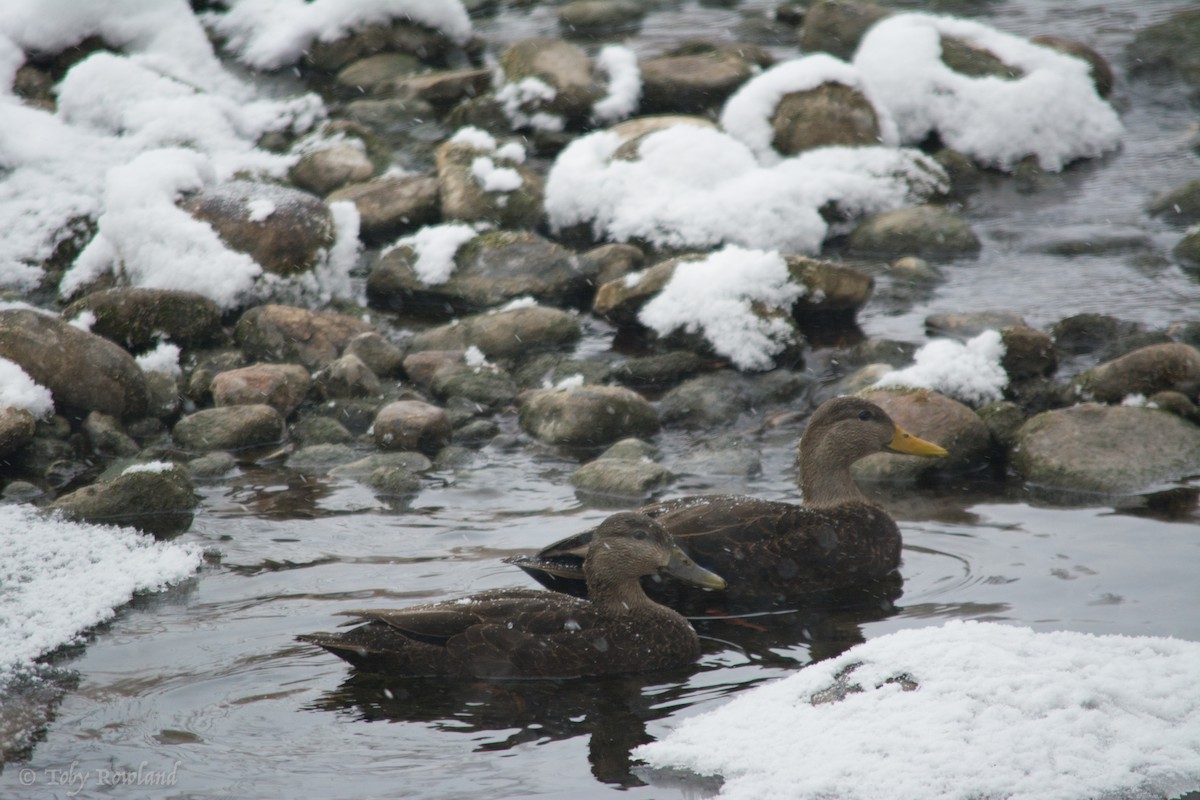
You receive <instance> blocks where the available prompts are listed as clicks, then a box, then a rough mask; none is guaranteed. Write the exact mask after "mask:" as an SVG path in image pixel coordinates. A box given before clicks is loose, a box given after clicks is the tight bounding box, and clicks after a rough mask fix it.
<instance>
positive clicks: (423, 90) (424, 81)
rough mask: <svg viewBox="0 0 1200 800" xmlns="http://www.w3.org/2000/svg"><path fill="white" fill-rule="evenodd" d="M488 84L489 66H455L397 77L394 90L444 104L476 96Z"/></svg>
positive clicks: (490, 80) (489, 78) (436, 103)
mask: <svg viewBox="0 0 1200 800" xmlns="http://www.w3.org/2000/svg"><path fill="white" fill-rule="evenodd" d="M491 85H492V71H491V70H490V69H456V70H444V71H439V72H430V73H427V74H425V75H414V76H412V77H409V78H405V79H404V80H401V81H397V82H396V83H395V88H396V91H397V92H400V93H402V94H408V95H411V96H413V97H416V98H419V99H421V100H424V101H425V102H427V103H430V104H431V105H434V106H439V107H446V106H451V105H454V104H455V103H458V102H460V101H462V100H466V99H469V98H473V97H479V96H480V95H482V94H483V93H484V92H486V91H487V90H488V89H489V88H490V87H491Z"/></svg>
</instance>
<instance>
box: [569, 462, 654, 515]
mask: <svg viewBox="0 0 1200 800" xmlns="http://www.w3.org/2000/svg"><path fill="white" fill-rule="evenodd" d="M673 478H674V476H673V475H672V474H671V471H670V470H669V469H667V468H666V467H664V466H663V465H661V464H656V463H654V462H653V461H650V460H645V459H630V458H604V457H601V458H597V459H595V460H594V461H589V462H588V463H586V464H584V465H583V466H581V467H580V468H579V469H577V470H575V472H573V473H571V485H572V486H574V487H575V488H576V489H578V490H579V491H580V492H581V493H582V494H583V495H584V496H585V497H596V498H602V499H604V500H608V501H618V502H620V501H624V502H628V503H629V504H630V505H634V504H637V503H640V502H643V501H645V500H646V499H648V498H649V497H650V495H652V494H653V493H654V492H656V491H658V490H659V489H662V488H663V487H664V486H666V485H667V484H669V483H670V482H671V480H672V479H673Z"/></svg>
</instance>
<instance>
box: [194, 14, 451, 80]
mask: <svg viewBox="0 0 1200 800" xmlns="http://www.w3.org/2000/svg"><path fill="white" fill-rule="evenodd" d="M226 5H227V6H229V11H228V12H226V13H211V14H207V15H205V21H206V22H207V23H208V25H209V27H210V28H212V30H213V31H215V32H216V33H217V34H219V35H220V36H221V37H223V38H225V39H226V40H227V46H228V47H229V49H230V50H231V51H232V52H234V53H235V54H237V56H238V58H239V59H240V60H241V61H242V62H243V63H245V64H246V65H247V66H251V67H254V68H256V69H279V68H280V67H285V66H287V65H289V64H294V63H296V62H298V61H299V60H300V58H301V57H302V56H303V55H304V52H305V51H306V50H307V49H308V48H309V47H310V46H311V45H312V44H313V43H314V42H317V41H320V42H332V41H334V40H336V39H339V38H341V37H342V36H345V35H346V34H348V33H352V32H355V31H358V30H361V29H363V28H365V27H367V26H370V25H379V24H386V23H389V22H391V21H393V20H401V21H403V20H407V21H411V22H415V23H418V24H420V25H423V26H425V27H427V28H433V29H434V30H438V31H441V32H442V33H443V34H445V35H446V36H447V37H449V38H450V39H451V40H453V41H455V42H457V43H459V44H464V43H465V42H466V41H467V39H469V38H470V36H471V19H470V17H468V16H467V11H466V9H465V8H464V7H463V5H462V3H461V2H460V0H312V2H307V0H232V1H231V2H228V3H226Z"/></svg>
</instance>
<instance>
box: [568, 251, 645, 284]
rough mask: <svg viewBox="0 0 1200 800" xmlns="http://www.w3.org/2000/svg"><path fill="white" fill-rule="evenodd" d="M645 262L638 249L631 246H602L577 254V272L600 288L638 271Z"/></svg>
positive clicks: (643, 255) (642, 254)
mask: <svg viewBox="0 0 1200 800" xmlns="http://www.w3.org/2000/svg"><path fill="white" fill-rule="evenodd" d="M645 261H646V256H645V254H644V253H643V252H642V249H641V248H640V247H636V246H634V245H631V244H624V243H615V244H602V245H600V246H599V247H593V248H592V249H591V250H588V251H587V252H585V253H580V254H579V270H580V271H581V272H582V273H583V274H584V275H586V276H587V278H588V281H589V283H591V284H592V285H593V286H600V285H602V284H605V283H608V282H609V281H615V280H617V279H618V278H623V277H625V276H626V275H628V274H629V273H631V272H634V271H636V270H639V269H641V268H642V265H643V264H644V263H645Z"/></svg>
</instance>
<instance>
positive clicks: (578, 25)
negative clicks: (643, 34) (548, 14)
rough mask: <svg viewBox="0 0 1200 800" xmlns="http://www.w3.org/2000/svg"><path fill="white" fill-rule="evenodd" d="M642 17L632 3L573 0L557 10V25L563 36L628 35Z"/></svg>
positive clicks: (627, 0)
mask: <svg viewBox="0 0 1200 800" xmlns="http://www.w3.org/2000/svg"><path fill="white" fill-rule="evenodd" d="M644 16H646V9H645V8H644V7H643V6H642V5H641V4H640V3H636V2H634V0H573V2H570V3H567V4H566V5H564V6H560V7H559V9H558V26H559V28H560V29H561V30H562V32H563V34H565V35H567V36H603V35H613V34H617V33H632V32H634V31H636V30H637V27H638V25H639V24H640V23H641V21H642V17H644Z"/></svg>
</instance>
